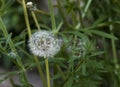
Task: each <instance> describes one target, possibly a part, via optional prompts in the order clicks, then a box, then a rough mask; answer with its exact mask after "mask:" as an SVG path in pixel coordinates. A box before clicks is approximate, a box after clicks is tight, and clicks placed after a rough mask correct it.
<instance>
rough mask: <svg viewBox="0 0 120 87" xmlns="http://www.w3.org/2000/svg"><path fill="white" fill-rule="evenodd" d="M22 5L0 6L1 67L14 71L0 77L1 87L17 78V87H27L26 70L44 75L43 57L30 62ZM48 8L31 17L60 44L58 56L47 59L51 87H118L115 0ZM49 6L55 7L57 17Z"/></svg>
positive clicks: (76, 0)
mask: <svg viewBox="0 0 120 87" xmlns="http://www.w3.org/2000/svg"><path fill="white" fill-rule="evenodd" d="M21 1H22V0H16V1H15V0H1V1H0V63H1V66H3V67H7V68H9V69H11V67H12V66H14V67H16V70H15V71H13V72H9V73H0V75H1V76H2V75H5V77H4V78H3V79H1V80H0V83H1V82H3V81H5V80H6V79H10V81H11V84H12V85H13V87H16V86H17V84H15V83H14V82H13V80H12V79H11V77H12V76H14V75H18V74H19V77H20V83H21V84H20V87H21V86H22V87H32V84H30V83H29V82H28V80H27V77H26V71H28V70H30V69H33V68H35V69H36V67H38V66H40V67H38V68H39V70H38V71H39V73H44V72H45V70H44V69H43V68H44V65H45V62H44V59H43V58H39V61H38V60H36V61H38V62H34V58H36V57H35V56H34V55H33V54H31V52H29V48H28V33H29V32H28V31H27V29H28V27H27V28H26V24H25V20H24V19H23V17H24V13H23V10H24V9H23V10H22V3H21ZM36 3H37V2H36ZM48 7H49V8H50V12H49V13H47V12H45V11H43V10H40V9H35V10H33V12H34V14H35V15H36V17H37V21H38V23H39V26H40V27H41V28H42V29H44V30H49V31H52V32H53V33H54V34H55V35H56V37H57V36H58V37H59V38H61V40H62V47H61V51H60V52H59V53H58V54H57V55H55V57H54V58H49V64H50V67H51V68H52V69H53V71H54V73H52V74H50V75H51V80H52V81H53V85H54V87H119V86H120V59H119V56H120V45H119V43H120V34H119V32H120V29H119V28H120V20H119V19H120V0H101V1H100V0H57V4H56V5H55V6H51V3H50V2H49V4H48ZM52 7H56V8H58V12H57V13H56V14H53V12H52V11H53V9H51V8H52ZM31 12H32V11H30V10H29V9H28V16H29V22H30V27H31V29H30V30H31V32H32V33H33V32H36V31H38V30H37V25H36V23H34V19H33V17H32V15H31ZM54 16H55V17H54ZM25 17H26V16H25ZM11 54H12V55H11ZM40 75H41V79H42V81H43V84H46V82H45V81H44V77H43V78H42V76H43V75H42V74H40Z"/></svg>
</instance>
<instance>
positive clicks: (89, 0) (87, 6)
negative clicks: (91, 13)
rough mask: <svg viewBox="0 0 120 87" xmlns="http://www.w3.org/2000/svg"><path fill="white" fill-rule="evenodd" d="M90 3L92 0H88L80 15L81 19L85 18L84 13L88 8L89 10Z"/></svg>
mask: <svg viewBox="0 0 120 87" xmlns="http://www.w3.org/2000/svg"><path fill="white" fill-rule="evenodd" d="M91 2H92V0H88V2H87V4H86V6H85V9H84V13H83V14H82V18H84V17H85V16H86V13H87V11H88V8H89V6H90V4H91Z"/></svg>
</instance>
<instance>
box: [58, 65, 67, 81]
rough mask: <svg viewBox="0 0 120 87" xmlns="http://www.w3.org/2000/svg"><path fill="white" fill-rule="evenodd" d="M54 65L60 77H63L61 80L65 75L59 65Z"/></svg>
mask: <svg viewBox="0 0 120 87" xmlns="http://www.w3.org/2000/svg"><path fill="white" fill-rule="evenodd" d="M56 67H57V69H58V71H59V72H60V73H61V75H62V77H63V80H65V79H66V77H65V75H64V73H63V71H62V69H61V68H60V66H58V65H56Z"/></svg>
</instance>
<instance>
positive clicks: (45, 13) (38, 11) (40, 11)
mask: <svg viewBox="0 0 120 87" xmlns="http://www.w3.org/2000/svg"><path fill="white" fill-rule="evenodd" d="M34 12H35V13H40V14H43V15H46V16H50V14H49V13H47V12H44V11H42V10H35V11H34Z"/></svg>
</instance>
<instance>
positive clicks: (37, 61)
mask: <svg viewBox="0 0 120 87" xmlns="http://www.w3.org/2000/svg"><path fill="white" fill-rule="evenodd" d="M34 60H35V62H36V64H37V68H38V72H39V74H40V78H41V80H42V81H43V85H44V87H47V85H46V82H45V79H44V74H43V72H42V68H41V65H40V63H39V60H38V58H37V57H36V56H35V57H34Z"/></svg>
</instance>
